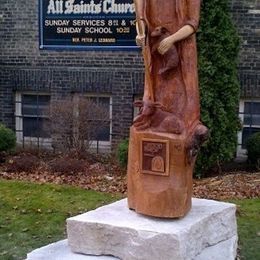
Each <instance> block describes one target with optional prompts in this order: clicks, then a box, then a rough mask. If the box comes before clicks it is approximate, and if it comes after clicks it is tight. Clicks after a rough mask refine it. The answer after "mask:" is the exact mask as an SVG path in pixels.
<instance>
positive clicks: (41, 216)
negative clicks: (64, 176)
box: [0, 180, 118, 260]
mask: <svg viewBox="0 0 260 260" xmlns="http://www.w3.org/2000/svg"><path fill="white" fill-rule="evenodd" d="M116 199H118V198H116V197H115V196H112V195H108V194H102V193H98V192H94V191H86V190H82V189H78V188H73V187H67V186H60V185H47V184H44V185H40V184H32V183H26V182H17V181H5V180H0V259H1V260H11V259H15V260H16V259H25V257H26V254H27V253H28V252H29V251H31V250H33V249H35V248H38V247H41V246H43V245H46V244H49V243H51V242H54V241H58V240H60V239H63V238H65V237H66V234H65V220H66V218H68V217H69V216H73V215H77V214H79V213H81V212H85V211H88V210H91V209H94V208H96V207H99V206H101V205H103V204H107V203H109V202H112V201H115V200H116Z"/></svg>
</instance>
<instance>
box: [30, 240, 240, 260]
mask: <svg viewBox="0 0 260 260" xmlns="http://www.w3.org/2000/svg"><path fill="white" fill-rule="evenodd" d="M236 243H237V239H236V237H233V238H231V239H229V240H227V241H224V242H220V243H219V244H217V245H215V246H211V247H208V248H206V249H205V250H203V252H202V253H201V254H200V255H198V256H196V257H195V258H194V260H223V259H229V258H228V257H229V256H230V255H231V252H230V250H232V251H233V252H234V250H233V249H234V247H236ZM220 252H221V253H220ZM234 258H235V255H234ZM46 259H47V260H117V259H118V258H116V257H112V256H93V255H92V256H91V255H82V254H76V253H72V252H71V251H70V248H69V246H68V241H67V240H62V241H59V242H57V243H53V244H50V245H48V246H44V247H42V248H39V249H36V250H34V251H32V252H31V253H29V254H28V256H27V260H46ZM161 259H163V258H161ZM151 260H153V259H151ZM174 260H177V259H174Z"/></svg>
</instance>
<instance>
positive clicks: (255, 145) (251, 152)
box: [246, 132, 260, 170]
mask: <svg viewBox="0 0 260 260" xmlns="http://www.w3.org/2000/svg"><path fill="white" fill-rule="evenodd" d="M246 149H247V155H248V162H249V163H250V164H252V165H253V166H254V167H256V169H257V170H260V132H258V133H255V134H253V135H251V136H250V137H249V138H248V140H247V142H246Z"/></svg>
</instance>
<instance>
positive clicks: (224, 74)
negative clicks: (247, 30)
mask: <svg viewBox="0 0 260 260" xmlns="http://www.w3.org/2000/svg"><path fill="white" fill-rule="evenodd" d="M228 3H229V1H228V0H219V1H217V2H216V1H215V0H207V1H203V2H202V10H201V22H200V29H199V32H198V35H197V38H198V54H199V57H198V58H199V62H198V65H199V80H200V94H201V117H202V122H203V123H204V124H205V125H206V126H207V127H208V128H209V129H210V135H211V136H210V139H209V141H208V142H207V143H206V144H205V145H204V146H203V147H202V149H201V152H200V154H199V157H198V159H197V164H196V175H197V176H203V175H205V173H206V171H207V170H208V169H210V168H211V167H213V166H215V165H220V164H221V163H222V162H225V161H227V160H230V159H231V158H233V156H234V154H235V151H236V147H237V131H238V130H239V127H240V124H239V120H238V103H239V82H238V77H237V60H238V52H239V37H238V33H237V31H236V28H235V26H234V24H233V22H232V19H231V14H230V9H229V6H228Z"/></svg>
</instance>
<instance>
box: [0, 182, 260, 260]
mask: <svg viewBox="0 0 260 260" xmlns="http://www.w3.org/2000/svg"><path fill="white" fill-rule="evenodd" d="M118 198H119V197H118V196H117V197H116V196H112V195H108V194H102V193H97V192H94V191H86V190H82V189H79V188H73V187H68V186H60V185H48V184H44V185H40V184H32V183H26V182H17V181H5V180H0V259H1V260H11V259H14V260H17V259H24V258H25V256H26V254H27V253H28V252H30V251H32V250H33V249H35V248H38V247H41V246H43V245H46V244H49V243H51V242H54V241H58V240H60V239H63V238H65V237H66V234H65V220H66V218H68V217H69V216H72V215H77V214H79V213H81V212H85V211H87V210H91V209H94V208H96V207H99V206H101V205H103V204H107V203H110V202H112V201H115V200H117V199H118ZM233 202H234V203H236V204H237V205H239V206H240V209H239V214H238V230H239V236H240V244H241V256H242V259H245V260H256V259H260V248H259V245H260V234H259V232H260V222H259V219H260V199H251V200H237V201H233Z"/></svg>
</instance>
